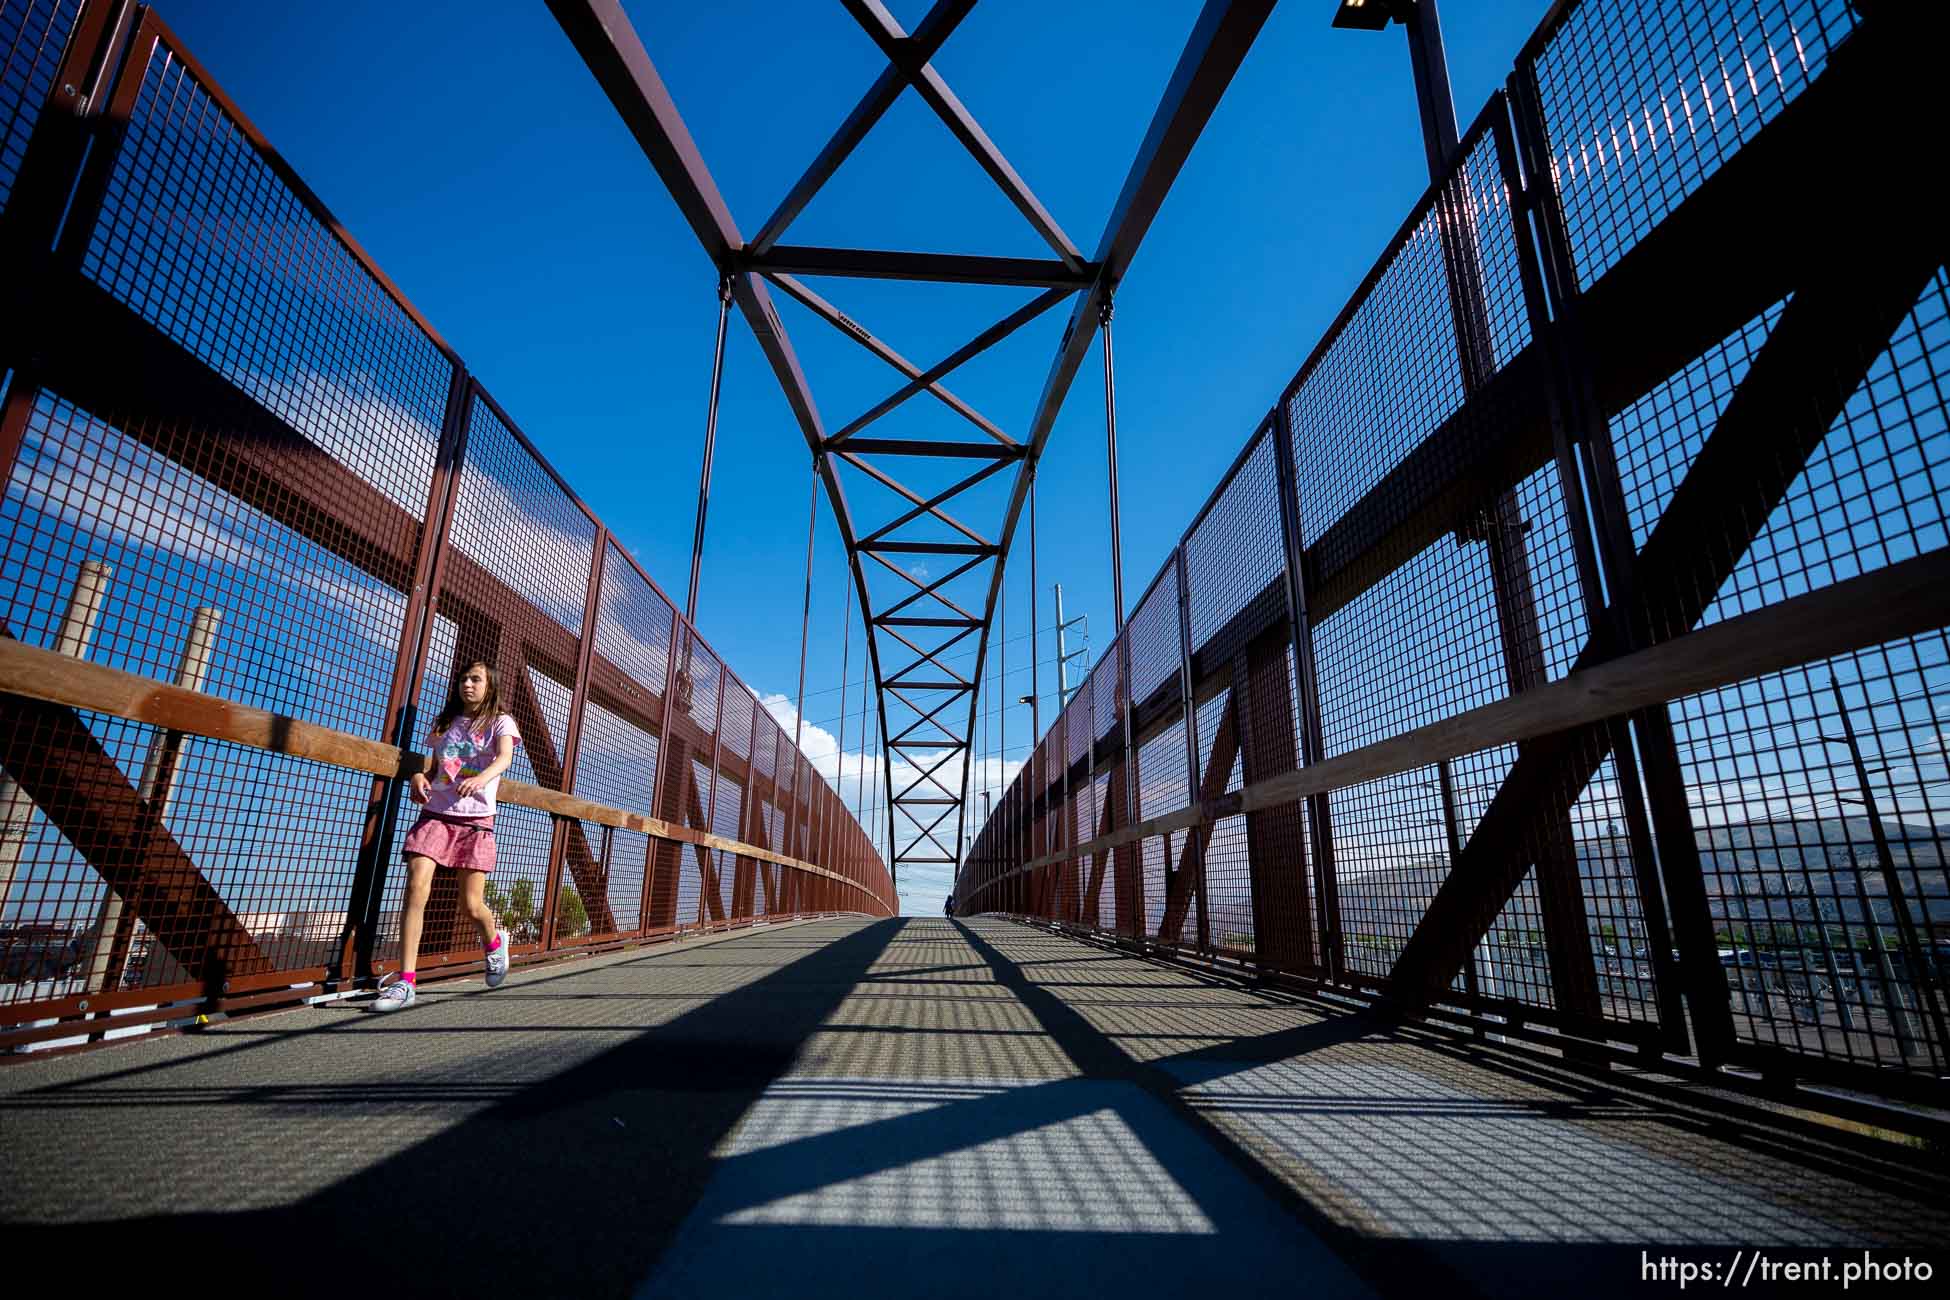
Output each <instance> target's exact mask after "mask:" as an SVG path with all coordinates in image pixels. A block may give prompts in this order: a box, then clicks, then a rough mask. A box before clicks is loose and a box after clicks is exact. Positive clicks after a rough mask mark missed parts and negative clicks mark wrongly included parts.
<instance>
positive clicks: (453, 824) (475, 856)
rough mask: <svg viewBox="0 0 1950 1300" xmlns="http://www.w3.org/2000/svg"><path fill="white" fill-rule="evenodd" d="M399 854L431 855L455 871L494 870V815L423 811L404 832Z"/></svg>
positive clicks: (405, 855)
mask: <svg viewBox="0 0 1950 1300" xmlns="http://www.w3.org/2000/svg"><path fill="white" fill-rule="evenodd" d="M400 856H401V857H403V858H408V857H421V858H432V859H433V860H434V861H435V862H437V863H439V864H440V865H441V866H443V867H452V868H454V869H455V870H456V871H478V872H480V873H481V874H482V875H486V874H487V873H488V872H490V871H493V870H494V818H492V817H449V816H446V815H445V814H443V813H430V812H423V813H421V814H420V820H419V821H417V822H414V823H413V829H412V830H410V831H408V832H407V833H406V842H405V843H404V844H402V845H401V846H400Z"/></svg>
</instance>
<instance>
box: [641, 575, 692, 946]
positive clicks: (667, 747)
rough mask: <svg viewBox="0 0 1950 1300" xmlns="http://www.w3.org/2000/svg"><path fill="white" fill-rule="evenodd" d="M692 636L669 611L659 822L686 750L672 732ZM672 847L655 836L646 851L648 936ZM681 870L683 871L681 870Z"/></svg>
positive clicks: (654, 799)
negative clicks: (680, 658)
mask: <svg viewBox="0 0 1950 1300" xmlns="http://www.w3.org/2000/svg"><path fill="white" fill-rule="evenodd" d="M689 636H690V626H689V624H687V623H686V622H685V621H684V616H683V615H682V614H680V613H678V612H677V608H676V606H674V605H673V606H672V607H671V610H670V644H669V646H668V647H667V649H666V650H665V653H664V698H663V724H662V727H663V729H662V731H661V732H660V733H659V734H658V736H657V770H656V772H655V774H654V775H653V776H652V777H651V781H650V811H651V812H652V813H653V814H655V815H656V816H657V817H659V818H662V817H664V815H665V814H664V795H665V794H666V793H667V792H668V790H669V787H670V780H671V776H670V768H671V755H672V753H673V752H675V753H676V754H677V755H678V759H679V761H680V762H681V760H682V753H683V747H682V746H681V745H679V746H674V747H673V746H672V745H671V743H670V741H671V736H670V728H671V723H672V722H673V721H674V720H675V718H676V716H677V707H676V701H677V693H678V690H679V689H680V687H679V684H678V676H677V674H678V668H677V654H678V644H677V643H678V642H679V641H682V640H688V638H689ZM678 779H679V780H682V779H683V773H682V772H681V771H680V772H679V773H678ZM680 820H681V819H680ZM669 843H672V841H669V840H660V839H657V838H655V837H654V836H653V837H652V838H651V840H650V843H649V844H648V845H647V846H646V847H645V850H644V871H643V903H642V907H641V911H640V915H641V916H642V925H641V926H640V927H639V928H640V929H642V930H644V931H646V932H647V931H649V930H650V929H651V928H652V927H653V925H654V922H655V921H656V919H657V917H658V916H659V915H660V914H661V913H662V911H663V899H662V898H661V897H660V896H659V895H658V894H657V892H656V882H657V876H658V873H659V872H660V870H661V868H660V867H659V866H658V865H657V864H658V862H659V860H661V859H664V858H667V857H668V856H669V854H668V853H666V851H665V849H664V845H666V844H669ZM676 851H677V853H678V854H679V856H680V861H681V855H682V853H683V848H682V846H681V845H679V847H678V848H677V850H676ZM679 869H680V870H681V869H682V868H681V867H680V868H679ZM672 879H673V881H674V879H675V877H672Z"/></svg>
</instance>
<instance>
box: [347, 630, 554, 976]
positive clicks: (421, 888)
mask: <svg viewBox="0 0 1950 1300" xmlns="http://www.w3.org/2000/svg"><path fill="white" fill-rule="evenodd" d="M519 743H521V732H520V731H519V730H518V729H517V728H516V727H515V720H514V719H513V718H511V717H509V716H508V715H507V714H505V713H503V712H501V689H500V684H499V683H498V682H496V681H495V677H494V670H493V669H492V668H490V667H488V666H487V665H486V664H484V663H472V664H468V665H467V666H466V667H465V668H463V669H461V671H460V675H459V676H457V677H455V678H454V684H453V686H452V687H451V688H450V689H449V690H448V692H447V703H446V706H445V707H444V708H442V709H441V710H440V716H439V717H438V718H436V719H435V720H434V724H433V730H432V732H431V733H429V735H428V738H427V747H428V749H429V750H430V751H431V752H430V753H429V754H428V755H427V762H426V768H427V770H429V771H431V772H432V773H433V776H432V779H431V780H429V779H428V776H427V771H420V772H415V773H414V774H413V780H412V783H411V786H410V788H409V790H408V793H409V794H411V795H412V797H413V802H414V803H417V804H422V805H424V806H425V808H426V811H425V812H423V813H421V814H420V820H419V821H417V822H415V823H413V829H412V830H410V831H408V832H407V833H406V842H405V844H404V845H402V846H401V850H400V852H401V856H403V857H404V858H405V859H406V899H405V902H404V903H403V904H402V905H401V907H400V973H399V979H398V981H397V982H396V983H394V984H391V985H388V986H387V987H386V988H385V989H383V990H382V991H381V992H380V995H379V1000H378V1001H377V1002H375V1003H373V1007H372V1009H373V1010H374V1011H382V1012H385V1011H404V1010H405V1009H406V1008H408V1007H410V1006H412V1005H413V998H414V994H415V990H414V983H415V973H414V970H413V966H414V963H415V962H417V961H418V960H419V957H420V929H421V926H422V924H423V922H424V920H425V913H426V906H427V894H428V893H429V892H430V891H431V890H432V888H433V869H434V868H435V867H436V866H441V867H447V868H450V869H451V870H454V871H458V872H460V876H461V905H462V906H463V907H464V908H465V909H466V910H467V914H468V915H469V916H470V917H472V918H473V920H474V924H475V925H476V926H478V927H480V931H481V943H482V946H484V947H485V948H486V949H487V986H488V987H489V988H498V987H500V984H501V981H502V980H504V979H506V978H507V977H508V932H507V931H506V930H503V929H501V928H499V925H498V923H497V922H496V921H495V918H494V913H493V912H491V911H489V910H488V906H487V903H486V902H485V901H484V900H483V898H482V893H483V891H484V890H485V889H486V887H487V877H488V872H490V871H492V870H494V792H495V791H496V789H498V788H499V787H500V785H501V774H502V773H503V772H505V771H507V770H508V766H509V765H510V764H511V763H513V762H514V758H515V746H516V745H517V744H519Z"/></svg>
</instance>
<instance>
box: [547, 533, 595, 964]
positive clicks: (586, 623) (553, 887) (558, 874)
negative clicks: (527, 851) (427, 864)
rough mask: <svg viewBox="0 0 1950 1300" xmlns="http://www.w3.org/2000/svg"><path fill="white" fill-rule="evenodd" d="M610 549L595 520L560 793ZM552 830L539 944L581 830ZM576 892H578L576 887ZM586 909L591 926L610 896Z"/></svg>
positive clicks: (561, 821) (578, 721) (577, 732)
mask: <svg viewBox="0 0 1950 1300" xmlns="http://www.w3.org/2000/svg"><path fill="white" fill-rule="evenodd" d="M608 550H609V529H608V528H606V527H604V526H603V524H601V523H600V522H598V523H597V524H596V544H595V545H594V546H593V547H592V548H591V549H590V556H589V590H588V594H587V595H585V596H584V597H583V601H582V645H581V647H580V649H579V652H578V654H577V656H576V679H575V682H574V683H573V684H572V686H571V687H570V693H569V727H568V731H567V733H566V734H565V735H564V737H563V740H562V793H563V794H571V795H572V794H574V793H575V785H576V760H577V759H578V758H579V757H580V756H581V753H582V714H583V709H584V707H585V706H586V705H587V704H588V703H589V665H590V662H591V661H592V660H593V659H594V657H595V653H596V615H597V612H598V611H599V610H600V609H601V607H602V599H603V559H604V553H605V552H607V551H608ZM550 820H551V821H553V822H554V830H553V832H552V833H551V834H550V836H549V851H548V874H547V877H546V882H547V883H546V884H545V885H544V886H543V895H542V947H543V948H544V949H550V948H553V947H555V923H556V920H557V913H558V912H559V911H560V905H561V901H562V869H563V867H565V866H566V865H568V857H569V837H570V835H571V834H574V833H580V827H577V826H574V825H572V824H571V819H570V818H567V817H561V816H552V817H551V819H550ZM576 892H577V894H578V895H580V894H581V890H580V889H578V890H577V891H576ZM584 910H585V912H586V913H587V914H588V915H589V918H590V923H591V925H590V928H591V929H594V922H595V918H596V917H597V916H601V915H604V914H606V913H607V912H608V911H609V899H608V898H607V897H605V898H604V899H603V901H602V906H601V908H600V909H599V910H596V911H589V910H588V908H587V906H586V905H585V909H584Z"/></svg>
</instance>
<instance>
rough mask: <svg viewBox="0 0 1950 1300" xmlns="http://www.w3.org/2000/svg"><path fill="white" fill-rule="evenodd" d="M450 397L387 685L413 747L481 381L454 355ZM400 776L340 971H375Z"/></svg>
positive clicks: (371, 805) (384, 800)
mask: <svg viewBox="0 0 1950 1300" xmlns="http://www.w3.org/2000/svg"><path fill="white" fill-rule="evenodd" d="M451 365H452V367H453V368H452V371H451V373H450V375H449V376H448V385H447V403H446V406H445V408H444V410H443V412H442V415H441V420H440V441H439V444H438V446H437V447H436V448H435V451H434V460H433V476H432V478H431V479H430V481H429V482H428V484H427V501H426V508H425V511H424V514H423V516H422V519H421V525H420V544H419V549H418V551H417V553H416V555H415V557H414V565H413V590H412V591H411V592H410V593H409V594H408V597H407V602H406V610H405V613H404V616H403V617H402V618H401V620H400V636H399V647H398V652H397V654H396V656H395V658H394V662H393V679H392V683H391V685H390V686H389V687H388V688H387V696H386V715H385V722H384V724H383V725H384V726H386V727H387V728H388V729H389V730H388V732H387V733H386V734H389V735H390V736H391V738H392V743H393V744H394V745H395V746H396V747H398V748H400V749H410V748H413V747H415V746H417V744H418V743H419V736H418V734H417V732H418V730H419V716H418V707H417V701H418V697H419V692H420V689H421V685H422V682H423V681H424V679H425V677H426V671H427V656H428V654H429V652H430V650H431V648H432V645H433V622H434V616H435V614H436V613H437V612H438V611H439V608H440V589H441V583H442V582H443V580H444V579H445V576H446V562H447V533H448V530H449V529H450V528H451V527H452V525H453V517H454V502H455V498H456V497H457V496H458V494H459V491H460V477H461V466H462V464H463V463H464V461H465V459H466V455H467V420H468V413H469V412H470V411H471V410H472V409H473V401H474V382H473V379H472V378H471V377H470V376H469V375H468V373H467V369H466V367H464V366H462V365H461V364H460V363H459V362H458V361H453V362H451ZM403 785H404V782H402V781H401V780H400V779H399V778H398V777H396V776H395V777H375V778H373V783H372V793H371V797H370V800H369V802H368V805H367V809H366V825H365V833H364V835H363V837H362V840H361V843H360V850H359V860H358V863H357V865H356V866H355V868H354V869H353V877H352V891H351V893H350V895H349V896H348V898H347V901H346V921H345V927H344V931H343V934H342V936H341V939H340V944H339V959H338V964H339V975H340V977H341V978H346V977H353V976H358V975H365V974H369V973H371V972H372V970H373V961H374V958H375V954H376V951H377V947H378V939H379V926H380V906H381V904H382V903H383V902H384V897H385V889H386V873H387V868H388V867H389V866H391V865H392V864H391V862H390V861H389V858H390V855H391V852H392V843H393V830H394V826H395V823H396V821H397V818H398V814H399V802H400V792H401V789H402V787H403Z"/></svg>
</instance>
